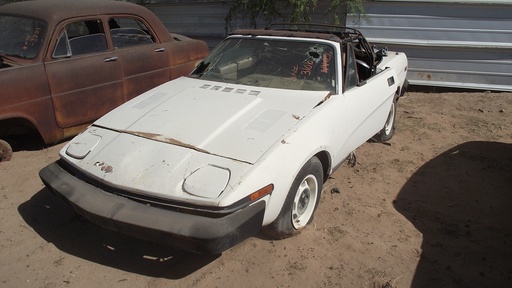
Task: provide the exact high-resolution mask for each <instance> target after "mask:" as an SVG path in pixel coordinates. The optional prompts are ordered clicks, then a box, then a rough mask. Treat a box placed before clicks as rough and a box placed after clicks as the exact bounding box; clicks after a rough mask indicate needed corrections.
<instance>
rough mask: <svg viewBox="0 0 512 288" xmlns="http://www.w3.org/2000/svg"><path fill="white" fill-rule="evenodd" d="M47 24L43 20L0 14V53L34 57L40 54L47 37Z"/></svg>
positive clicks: (25, 57) (26, 57) (24, 57)
mask: <svg viewBox="0 0 512 288" xmlns="http://www.w3.org/2000/svg"><path fill="white" fill-rule="evenodd" d="M45 32H46V24H45V23H44V22H42V21H39V20H35V19H30V18H24V17H18V16H7V15H0V54H2V55H7V56H13V57H17V58H23V59H32V58H35V57H36V56H37V55H38V54H39V50H40V49H41V44H42V42H43V39H44V37H45V35H44V34H45Z"/></svg>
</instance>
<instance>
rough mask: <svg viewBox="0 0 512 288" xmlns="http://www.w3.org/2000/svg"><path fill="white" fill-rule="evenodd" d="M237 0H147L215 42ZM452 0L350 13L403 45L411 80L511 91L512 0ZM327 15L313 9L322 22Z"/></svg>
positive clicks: (171, 21) (173, 25) (386, 40)
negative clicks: (364, 14) (454, 0)
mask: <svg viewBox="0 0 512 288" xmlns="http://www.w3.org/2000/svg"><path fill="white" fill-rule="evenodd" d="M231 2H232V1H229V0H228V1H219V0H172V1H171V0H152V1H151V2H150V4H147V5H146V6H147V7H148V8H149V9H151V10H152V11H153V12H155V14H157V16H158V17H159V18H160V19H162V21H163V22H164V24H165V25H166V27H167V28H168V29H169V30H170V31H172V32H175V33H180V34H184V35H187V36H190V37H194V38H199V39H204V40H206V41H207V42H208V44H209V47H210V48H213V47H214V46H215V45H216V44H217V43H218V42H219V41H220V40H221V39H222V38H223V37H224V36H225V33H226V30H225V24H224V19H225V17H226V15H227V13H228V10H229V7H230V3H231ZM324 2H325V3H327V2H328V1H325V0H319V6H322V5H323V6H324V7H325V5H326V4H325V3H324ZM450 2H453V1H444V0H430V1H429V2H427V1H420V0H417V1H416V0H402V1H385V0H381V1H375V2H366V4H365V9H366V16H363V17H358V16H353V15H352V16H349V17H348V19H347V26H354V27H356V28H359V29H360V30H361V31H362V32H363V33H364V34H365V35H366V36H367V37H368V38H369V39H370V41H371V42H372V43H374V44H377V45H378V46H387V47H388V48H389V49H390V50H397V51H404V52H405V53H406V54H407V56H408V57H409V74H408V78H409V80H410V81H411V83H412V84H416V85H426V86H443V87H459V88H471V89H485V90H501V91H512V81H511V80H512V76H511V75H512V0H494V1H492V2H493V3H491V1H483V2H487V4H485V3H480V2H482V1H481V0H480V1H479V0H461V1H459V2H458V3H450ZM460 2H465V3H460ZM507 3H510V4H507ZM321 10H322V8H319V9H317V11H321ZM322 17H323V15H321V14H313V15H312V18H313V21H316V22H323V20H324V19H325V18H324V19H322ZM318 19H320V20H318ZM233 26H234V27H235V28H236V27H241V28H246V27H247V22H246V21H244V19H236V21H235V22H234V23H233Z"/></svg>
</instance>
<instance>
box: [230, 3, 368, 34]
mask: <svg viewBox="0 0 512 288" xmlns="http://www.w3.org/2000/svg"><path fill="white" fill-rule="evenodd" d="M319 1H320V2H322V4H327V5H322V7H324V11H317V12H320V13H324V14H325V15H326V17H325V21H324V22H325V23H327V24H335V25H344V24H345V19H346V14H347V12H348V13H360V14H364V7H363V2H364V1H365V0H235V1H233V4H232V6H231V8H230V9H229V11H228V14H227V16H226V19H225V20H226V30H227V29H228V27H230V26H231V24H232V22H233V20H234V19H235V18H236V17H239V16H240V17H242V19H244V20H246V21H248V23H249V25H250V27H252V28H257V24H258V23H261V22H263V23H264V25H265V26H266V25H268V24H270V23H271V22H272V21H274V20H277V19H280V20H282V21H285V22H310V20H311V17H310V14H311V12H313V11H315V10H316V9H317V8H318V7H317V4H318V2H319ZM325 7H327V8H325Z"/></svg>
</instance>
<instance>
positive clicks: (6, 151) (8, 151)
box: [0, 139, 12, 162]
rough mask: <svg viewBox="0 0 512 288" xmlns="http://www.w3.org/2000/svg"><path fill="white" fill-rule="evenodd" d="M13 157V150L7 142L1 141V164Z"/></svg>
mask: <svg viewBox="0 0 512 288" xmlns="http://www.w3.org/2000/svg"><path fill="white" fill-rule="evenodd" d="M11 157H12V148H11V145H9V143H7V141H4V140H2V139H0V162H4V161H9V160H11Z"/></svg>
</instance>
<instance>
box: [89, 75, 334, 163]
mask: <svg viewBox="0 0 512 288" xmlns="http://www.w3.org/2000/svg"><path fill="white" fill-rule="evenodd" d="M328 96H329V92H327V91H298V90H285V89H273V88H265V87H253V86H243V85H234V84H225V83H219V82H212V81H204V80H200V79H193V78H188V77H182V78H178V79H176V80H173V81H170V82H168V83H166V84H163V85H161V86H159V87H157V88H155V89H152V90H150V91H148V92H146V93H144V94H142V95H141V96H139V97H137V98H134V99H132V100H131V101H129V102H127V103H125V104H123V105H121V106H120V107H118V108H116V109H115V110H113V111H112V112H110V113H108V114H107V115H106V116H104V117H102V118H101V119H99V120H97V121H96V122H95V124H94V125H95V126H100V127H104V128H107V129H110V130H114V131H117V132H120V133H126V134H131V135H135V136H139V137H142V138H147V139H152V140H155V141H159V142H164V143H168V144H171V145H177V146H182V147H185V148H189V149H193V150H197V151H199V152H202V153H206V154H212V155H216V156H220V157H224V158H228V159H232V160H236V161H241V162H245V163H248V164H254V163H255V162H256V161H257V160H258V159H259V158H260V157H261V156H262V155H263V154H264V153H265V152H266V151H267V150H268V149H269V148H270V147H271V146H272V145H273V144H274V143H276V142H277V141H279V140H280V139H281V138H282V137H283V136H284V135H285V134H286V133H287V132H288V131H289V130H290V129H292V128H293V127H294V126H295V125H296V124H297V123H298V122H300V121H301V119H302V118H304V117H305V116H306V115H307V114H308V113H309V112H310V111H311V110H312V109H313V108H314V107H315V106H316V105H318V104H319V103H321V102H322V101H324V100H325V99H326V98H327V97H328Z"/></svg>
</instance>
